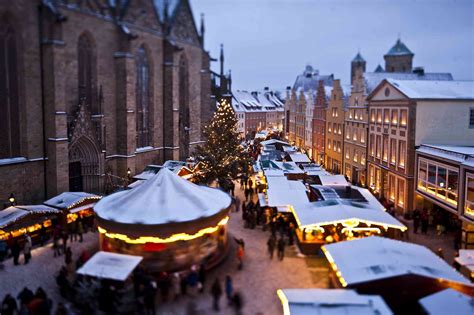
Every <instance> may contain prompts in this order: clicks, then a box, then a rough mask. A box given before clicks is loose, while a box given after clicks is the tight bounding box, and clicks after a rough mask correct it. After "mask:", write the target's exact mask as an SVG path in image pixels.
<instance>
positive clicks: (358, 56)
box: [352, 53, 365, 62]
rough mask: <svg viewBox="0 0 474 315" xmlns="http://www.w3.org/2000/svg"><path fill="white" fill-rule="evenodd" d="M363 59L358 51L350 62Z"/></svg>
mask: <svg viewBox="0 0 474 315" xmlns="http://www.w3.org/2000/svg"><path fill="white" fill-rule="evenodd" d="M364 61H365V59H364V58H363V57H362V56H361V54H360V53H357V55H356V56H355V57H354V59H352V62H364Z"/></svg>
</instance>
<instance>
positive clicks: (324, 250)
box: [321, 246, 347, 287]
mask: <svg viewBox="0 0 474 315" xmlns="http://www.w3.org/2000/svg"><path fill="white" fill-rule="evenodd" d="M321 250H322V251H323V253H324V255H325V256H326V259H327V260H328V261H329V264H330V265H331V268H332V270H334V273H335V274H336V276H337V278H338V279H339V282H340V283H341V285H342V286H343V287H347V282H346V280H345V279H344V278H343V277H342V274H341V272H340V271H339V270H338V269H337V265H336V263H335V262H334V258H333V257H332V256H331V254H330V253H329V252H328V250H327V249H326V248H325V247H324V246H322V247H321Z"/></svg>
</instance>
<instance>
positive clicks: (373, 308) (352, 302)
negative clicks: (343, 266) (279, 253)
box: [277, 289, 393, 315]
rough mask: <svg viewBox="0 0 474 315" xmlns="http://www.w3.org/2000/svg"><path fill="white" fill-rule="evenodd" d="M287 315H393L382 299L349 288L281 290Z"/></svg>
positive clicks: (279, 292) (278, 292) (281, 297)
mask: <svg viewBox="0 0 474 315" xmlns="http://www.w3.org/2000/svg"><path fill="white" fill-rule="evenodd" d="M277 294H278V297H279V298H280V301H281V303H282V306H283V312H284V314H285V315H290V314H291V315H313V314H318V315H339V314H340V315H365V314H379V315H390V314H393V313H392V311H391V310H390V309H389V307H388V306H387V304H386V303H385V301H384V300H383V299H382V297H380V296H378V295H363V294H358V293H357V292H356V291H355V290H346V289H281V290H278V291H277Z"/></svg>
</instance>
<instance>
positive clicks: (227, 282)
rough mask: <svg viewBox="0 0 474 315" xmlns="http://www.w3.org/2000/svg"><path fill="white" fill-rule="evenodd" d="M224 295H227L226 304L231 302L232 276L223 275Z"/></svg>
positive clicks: (232, 294)
mask: <svg viewBox="0 0 474 315" xmlns="http://www.w3.org/2000/svg"><path fill="white" fill-rule="evenodd" d="M225 295H226V296H227V304H229V305H231V304H232V297H233V296H234V287H233V285H232V278H231V277H230V276H229V275H227V276H225Z"/></svg>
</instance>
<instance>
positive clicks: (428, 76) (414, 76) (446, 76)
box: [364, 72, 453, 95]
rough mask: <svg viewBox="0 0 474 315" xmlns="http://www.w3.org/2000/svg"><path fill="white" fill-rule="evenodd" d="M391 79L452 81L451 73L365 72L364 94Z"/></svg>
mask: <svg viewBox="0 0 474 315" xmlns="http://www.w3.org/2000/svg"><path fill="white" fill-rule="evenodd" d="M388 78H392V79H395V80H428V81H429V80H436V81H450V80H453V76H452V75H451V73H424V74H418V73H405V72H365V73H364V80H365V89H366V94H367V95H368V94H370V93H372V91H373V90H374V89H375V88H376V87H377V85H379V83H380V82H382V81H383V80H384V79H388Z"/></svg>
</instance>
